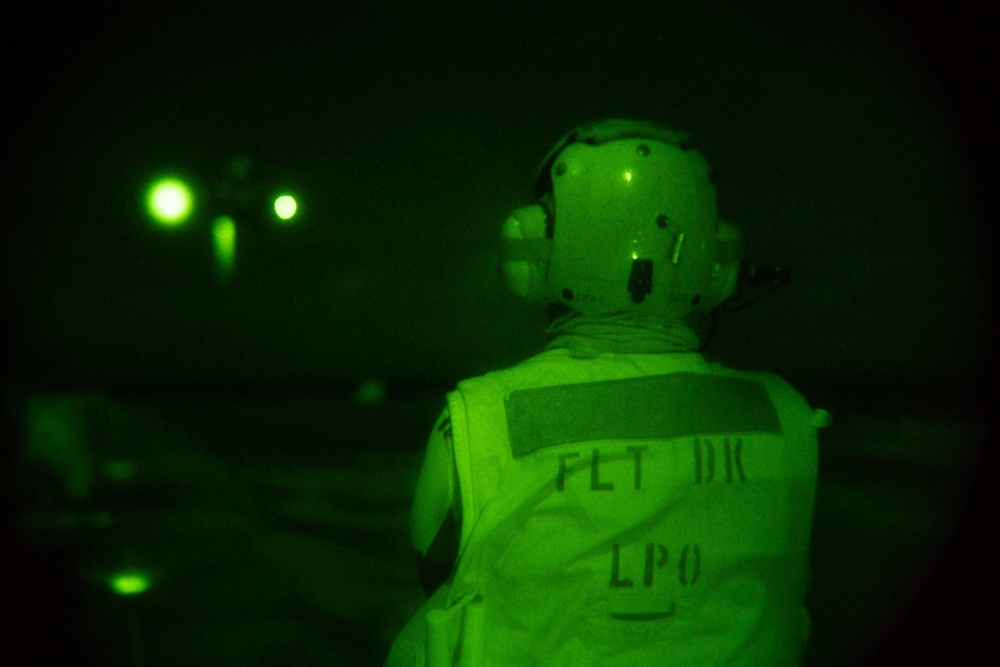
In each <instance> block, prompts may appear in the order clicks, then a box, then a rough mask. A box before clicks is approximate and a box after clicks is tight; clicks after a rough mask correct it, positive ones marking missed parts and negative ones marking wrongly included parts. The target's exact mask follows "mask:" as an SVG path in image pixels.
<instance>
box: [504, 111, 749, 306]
mask: <svg viewBox="0 0 1000 667" xmlns="http://www.w3.org/2000/svg"><path fill="white" fill-rule="evenodd" d="M534 197H535V200H534V201H533V202H532V203H531V204H529V205H527V206H524V207H521V208H518V209H516V210H514V211H513V212H512V213H511V214H510V215H509V216H508V218H507V220H506V221H505V223H504V225H503V229H502V240H503V247H502V250H501V254H502V264H501V266H502V269H503V273H504V275H505V277H506V280H507V284H508V286H509V287H510V289H511V290H513V291H514V293H515V294H517V295H518V296H521V297H523V298H525V299H527V300H529V301H535V302H544V303H549V304H562V305H563V306H565V307H568V308H570V309H572V310H574V311H577V312H580V313H583V314H595V315H596V314H604V313H617V312H632V313H637V314H648V315H651V316H658V317H663V318H666V319H676V318H680V317H683V316H685V315H688V314H690V313H692V312H698V311H709V310H711V309H712V308H714V307H716V306H718V305H719V304H720V303H722V302H723V301H724V300H725V299H726V298H727V297H728V296H729V295H730V294H732V292H733V290H734V288H735V285H736V281H737V277H738V275H739V271H740V259H741V254H742V253H741V243H740V239H739V232H738V230H737V229H736V227H735V226H733V225H730V224H728V223H726V222H725V221H722V220H720V219H719V218H718V216H717V214H716V191H715V185H714V183H713V182H712V178H711V174H710V169H709V166H708V163H707V162H706V160H705V158H704V157H703V156H702V155H701V153H699V152H698V151H696V150H693V149H692V148H691V146H690V141H689V136H688V135H687V134H686V133H684V132H680V131H677V130H672V129H669V128H666V127H663V126H661V125H658V124H656V123H652V122H647V121H635V120H627V119H610V120H604V121H599V122H595V123H589V124H586V125H582V126H580V127H577V128H576V129H574V130H573V131H572V132H570V133H569V134H567V135H566V136H564V137H563V138H562V139H560V140H559V141H558V142H557V143H556V144H555V146H553V148H552V149H551V150H550V151H549V152H548V154H547V155H546V156H545V158H544V159H543V160H542V163H541V166H540V167H539V169H538V173H537V175H536V178H535V184H534Z"/></svg>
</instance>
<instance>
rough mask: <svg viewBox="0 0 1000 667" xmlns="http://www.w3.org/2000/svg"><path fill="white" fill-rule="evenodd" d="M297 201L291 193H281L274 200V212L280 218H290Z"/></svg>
mask: <svg viewBox="0 0 1000 667" xmlns="http://www.w3.org/2000/svg"><path fill="white" fill-rule="evenodd" d="M298 208H299V206H298V203H297V202H296V201H295V197H293V196H291V195H281V196H280V197H278V198H277V199H275V200H274V212H275V213H276V214H277V215H278V217H279V218H281V219H282V220H291V219H292V218H293V217H294V216H295V212H296V211H297V210H298Z"/></svg>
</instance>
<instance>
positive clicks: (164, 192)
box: [146, 178, 194, 227]
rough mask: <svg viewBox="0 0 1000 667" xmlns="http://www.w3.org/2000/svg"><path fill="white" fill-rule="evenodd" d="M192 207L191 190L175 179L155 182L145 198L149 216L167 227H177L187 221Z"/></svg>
mask: <svg viewBox="0 0 1000 667" xmlns="http://www.w3.org/2000/svg"><path fill="white" fill-rule="evenodd" d="M193 206H194V198H193V197H192V195H191V189H190V188H189V187H188V186H187V185H186V184H185V183H184V182H183V181H181V180H178V179H176V178H164V179H160V180H158V181H156V182H155V183H153V185H152V186H150V188H149V192H148V194H147V196H146V208H147V209H148V211H149V214H150V215H151V216H153V219H154V220H156V221H157V222H159V223H160V224H162V225H164V226H167V227H172V226H175V225H179V224H181V223H182V222H184V221H185V220H187V218H188V216H189V215H190V214H191V209H192V208H193Z"/></svg>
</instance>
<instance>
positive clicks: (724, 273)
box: [697, 218, 743, 310]
mask: <svg viewBox="0 0 1000 667" xmlns="http://www.w3.org/2000/svg"><path fill="white" fill-rule="evenodd" d="M718 223H719V224H718V230H717V231H716V233H715V268H714V269H713V271H712V280H711V284H710V286H709V291H708V294H706V295H705V296H704V298H702V300H701V302H700V303H699V304H698V308H697V310H711V309H712V308H715V307H716V306H718V305H720V304H721V303H722V302H723V301H725V300H726V299H728V298H729V297H730V296H732V294H733V292H734V291H735V290H736V283H737V281H738V280H739V276H740V266H741V260H742V258H743V241H742V240H741V239H740V229H739V227H737V226H736V225H734V224H732V223H731V222H727V221H726V220H723V219H721V218H720V219H719V221H718Z"/></svg>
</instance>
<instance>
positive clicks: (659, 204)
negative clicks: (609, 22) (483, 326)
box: [387, 119, 817, 667]
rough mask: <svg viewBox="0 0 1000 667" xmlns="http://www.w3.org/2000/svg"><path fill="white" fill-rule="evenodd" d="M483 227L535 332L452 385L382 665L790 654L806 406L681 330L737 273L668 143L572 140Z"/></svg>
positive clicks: (678, 143)
mask: <svg viewBox="0 0 1000 667" xmlns="http://www.w3.org/2000/svg"><path fill="white" fill-rule="evenodd" d="M534 195H535V201H534V202H533V203H532V204H530V205H528V206H525V207H522V208H519V209H516V210H515V211H513V212H512V213H511V214H510V216H509V217H508V219H507V220H506V222H505V223H504V225H503V229H502V242H503V247H502V269H503V273H504V274H505V277H506V280H507V283H508V286H509V287H510V288H511V289H512V290H513V291H514V292H515V293H517V294H518V295H519V296H521V297H524V298H525V299H528V300H531V301H540V302H545V303H548V304H549V308H550V313H551V314H552V318H551V323H550V326H549V329H548V335H549V342H548V345H547V347H546V349H545V350H544V351H543V352H541V353H540V354H538V355H536V356H533V357H531V358H529V359H527V360H526V361H523V362H521V363H520V364H517V365H516V366H513V367H511V368H507V369H504V370H498V371H494V372H490V373H486V374H485V375H483V376H480V377H476V378H471V379H468V380H464V381H462V382H459V383H458V385H457V387H456V389H455V390H454V391H452V392H450V393H449V394H448V395H447V408H446V409H445V410H444V412H443V414H442V415H441V417H440V418H439V420H438V422H437V424H436V425H435V427H434V429H433V431H432V433H431V438H430V441H429V443H428V447H427V452H426V455H425V459H424V464H423V468H422V470H421V473H420V477H419V481H418V484H417V490H416V496H415V500H414V505H413V514H412V518H411V539H412V542H413V544H414V546H415V547H416V549H417V550H418V551H419V552H420V554H421V555H422V556H423V559H424V567H423V569H422V575H423V577H424V581H425V586H426V587H427V588H428V594H429V595H430V598H429V599H428V601H427V603H426V604H425V605H424V607H423V608H422V609H421V610H420V611H419V612H418V613H417V614H416V616H414V618H413V619H411V621H410V623H409V624H408V625H407V626H406V627H405V628H404V629H403V631H402V633H401V634H400V636H399V637H398V638H397V640H396V642H395V644H394V645H393V648H392V650H391V652H390V655H389V657H388V660H387V665H390V666H391V667H396V666H397V665H406V666H407V667H410V666H411V665H427V666H429V667H438V666H442V667H443V666H444V665H448V666H451V665H465V666H467V667H494V666H499V667H526V666H530V665H538V666H544V667H550V666H551V667H564V666H565V667H588V666H593V667H615V666H622V667H626V666H627V667H637V666H638V667H642V666H646V665H669V666H670V667H682V666H689V665H690V666H697V667H706V666H711V665H746V666H752V667H760V666H762V665H767V666H768V667H780V666H784V665H797V664H800V663H801V660H802V656H803V652H804V650H805V646H806V642H807V640H808V635H809V616H808V613H807V611H806V609H805V608H804V606H803V599H804V597H805V595H806V592H807V588H808V584H809V567H808V553H809V537H810V527H811V522H812V513H813V502H814V495H815V485H816V473H817V439H816V425H815V423H814V414H813V411H812V410H811V409H810V407H809V405H808V404H807V403H806V401H805V400H804V399H803V397H802V396H801V395H800V394H799V393H798V392H797V391H796V390H795V389H793V388H792V387H791V386H789V385H788V384H787V383H785V382H784V381H782V380H781V379H779V378H777V377H775V376H773V375H770V374H766V373H758V372H747V371H739V370H732V369H729V368H724V367H722V366H720V365H718V364H715V363H710V362H708V361H706V359H705V358H704V357H703V356H702V354H701V353H700V350H701V349H702V347H703V342H704V341H702V340H701V339H700V338H699V335H698V334H696V333H695V331H696V330H699V331H701V327H700V326H699V325H698V323H703V322H705V321H707V319H708V317H709V313H710V312H711V311H712V309H714V308H716V307H718V306H719V305H720V304H721V303H722V302H723V301H725V300H726V299H727V298H728V297H730V295H732V293H733V292H734V289H735V288H736V285H737V282H738V281H739V280H740V277H741V276H746V275H747V271H746V267H747V265H746V264H745V263H744V262H743V261H742V257H741V254H742V253H741V246H740V241H739V233H738V230H737V228H736V227H735V226H733V225H731V224H729V223H727V222H725V221H723V220H720V219H719V218H718V216H717V214H716V192H715V186H714V185H713V182H712V180H711V178H710V175H709V167H708V164H707V163H706V161H705V159H704V157H703V156H702V155H701V154H700V153H698V152H697V151H695V150H693V149H691V148H690V146H689V141H688V136H687V134H685V133H683V132H679V131H675V130H671V129H668V128H665V127H662V126H660V125H657V124H655V123H650V122H642V121H632V120H624V119H612V120H606V121H600V122H597V123H591V124H588V125H584V126H581V127H578V128H576V129H575V130H574V131H573V132H571V133H570V134H569V135H567V136H566V137H564V138H563V139H561V140H560V141H559V142H558V143H557V144H556V145H555V146H554V147H553V149H552V150H551V151H550V152H549V154H548V155H547V156H546V158H545V159H544V160H543V163H542V165H541V167H540V169H539V173H538V177H537V180H536V184H535V193H534Z"/></svg>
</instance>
